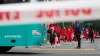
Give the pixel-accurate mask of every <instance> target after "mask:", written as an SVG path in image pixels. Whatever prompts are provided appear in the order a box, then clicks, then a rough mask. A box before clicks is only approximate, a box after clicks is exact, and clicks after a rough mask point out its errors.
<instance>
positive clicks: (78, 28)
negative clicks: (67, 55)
mask: <svg viewBox="0 0 100 56" xmlns="http://www.w3.org/2000/svg"><path fill="white" fill-rule="evenodd" d="M74 29H75V32H74V34H75V35H76V37H77V40H78V45H77V47H76V49H79V48H81V38H80V34H81V30H80V24H79V23H78V22H76V23H75V27H74Z"/></svg>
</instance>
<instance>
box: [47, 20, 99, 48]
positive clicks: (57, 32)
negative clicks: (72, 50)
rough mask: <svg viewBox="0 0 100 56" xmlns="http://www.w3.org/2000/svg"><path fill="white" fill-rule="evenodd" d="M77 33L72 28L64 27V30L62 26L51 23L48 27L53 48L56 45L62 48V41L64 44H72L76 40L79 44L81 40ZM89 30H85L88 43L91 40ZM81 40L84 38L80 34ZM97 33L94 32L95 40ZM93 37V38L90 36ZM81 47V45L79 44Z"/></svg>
mask: <svg viewBox="0 0 100 56" xmlns="http://www.w3.org/2000/svg"><path fill="white" fill-rule="evenodd" d="M76 30H77V29H76ZM74 32H75V29H73V27H72V26H69V27H67V28H66V27H64V28H61V27H60V25H58V24H55V23H53V22H52V23H50V25H49V27H48V33H49V36H50V38H49V42H50V44H51V47H55V46H56V44H57V46H60V42H61V41H60V40H61V39H62V40H63V42H64V44H71V42H72V40H73V39H74V41H75V43H76V44H77V43H78V41H79V39H77V37H76V36H77V35H76V34H75V33H74ZM89 33H90V32H89V29H88V28H86V29H85V30H84V34H83V35H84V37H85V38H86V42H87V41H88V40H89V39H90V38H89ZM79 36H80V37H79V38H80V39H81V38H82V33H80V35H79ZM97 36H98V34H97V32H96V31H93V37H94V38H95V39H97ZM90 37H91V36H90ZM78 44H79V45H80V43H78Z"/></svg>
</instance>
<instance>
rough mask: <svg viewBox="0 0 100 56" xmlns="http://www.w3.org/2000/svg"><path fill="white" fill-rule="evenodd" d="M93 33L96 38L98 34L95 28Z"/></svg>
mask: <svg viewBox="0 0 100 56" xmlns="http://www.w3.org/2000/svg"><path fill="white" fill-rule="evenodd" d="M93 35H94V38H95V39H97V36H98V34H97V31H96V30H94V32H93Z"/></svg>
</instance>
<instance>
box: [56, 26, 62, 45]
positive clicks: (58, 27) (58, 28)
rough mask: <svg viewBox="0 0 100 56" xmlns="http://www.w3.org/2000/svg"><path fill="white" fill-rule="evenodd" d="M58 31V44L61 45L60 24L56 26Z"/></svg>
mask: <svg viewBox="0 0 100 56" xmlns="http://www.w3.org/2000/svg"><path fill="white" fill-rule="evenodd" d="M56 33H57V37H58V41H57V45H58V46H60V34H61V27H60V26H59V25H58V24H57V26H56Z"/></svg>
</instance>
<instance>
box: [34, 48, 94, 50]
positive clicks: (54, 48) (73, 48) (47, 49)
mask: <svg viewBox="0 0 100 56" xmlns="http://www.w3.org/2000/svg"><path fill="white" fill-rule="evenodd" d="M32 50H90V51H93V50H94V49H93V48H81V49H76V48H33V49H32Z"/></svg>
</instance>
